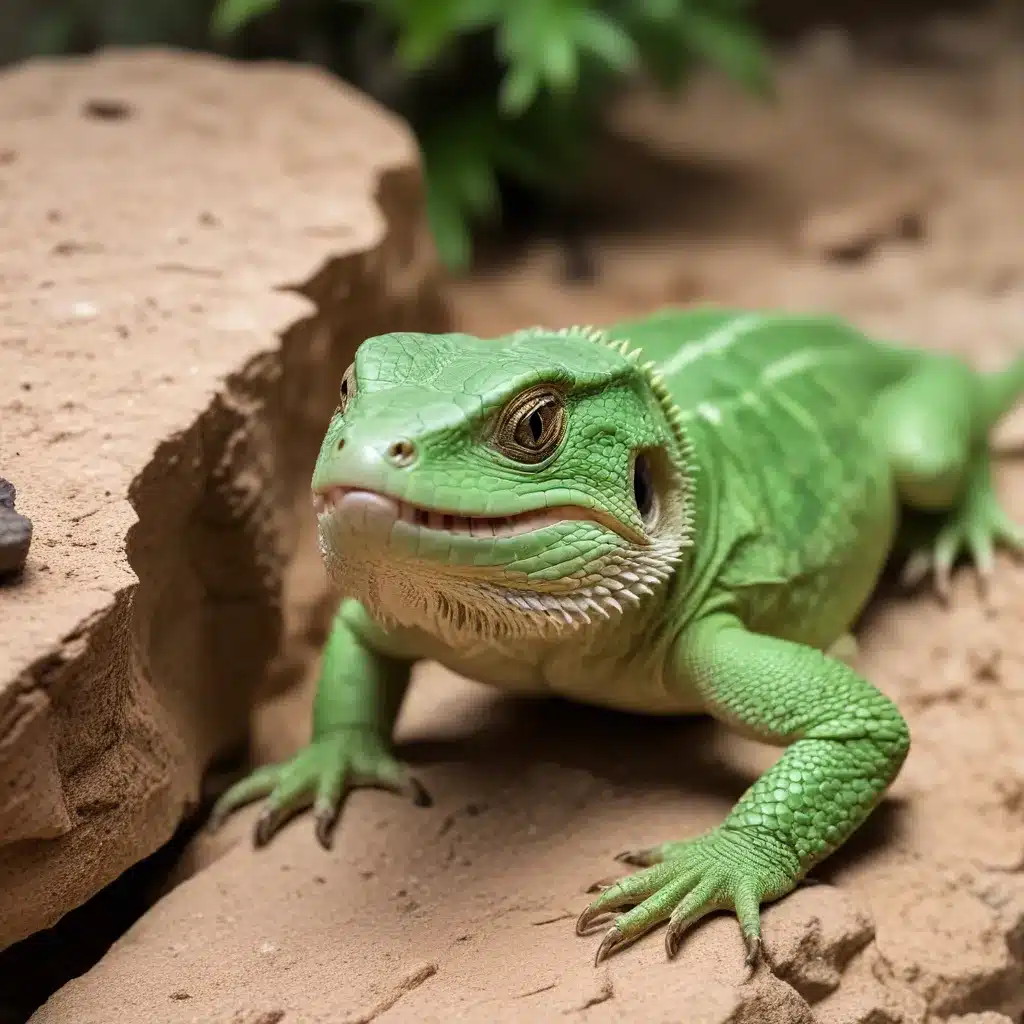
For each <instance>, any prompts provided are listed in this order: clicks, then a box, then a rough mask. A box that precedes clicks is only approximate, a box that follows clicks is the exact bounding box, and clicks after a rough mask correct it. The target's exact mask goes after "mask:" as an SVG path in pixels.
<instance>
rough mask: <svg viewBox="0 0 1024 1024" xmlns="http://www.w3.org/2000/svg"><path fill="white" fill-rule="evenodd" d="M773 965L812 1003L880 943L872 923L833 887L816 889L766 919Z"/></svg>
mask: <svg viewBox="0 0 1024 1024" xmlns="http://www.w3.org/2000/svg"><path fill="white" fill-rule="evenodd" d="M764 919H765V928H766V929H767V928H770V929H771V935H772V964H773V966H774V969H775V973H776V974H777V975H778V976H779V977H780V978H782V979H783V980H784V981H787V982H788V983H789V984H790V985H792V986H793V988H794V989H796V991H797V992H799V993H800V995H801V996H803V997H804V999H806V1000H807V1001H808V1002H809V1003H812V1004H813V1003H816V1002H818V1001H819V1000H821V999H823V998H824V997H825V996H827V995H828V994H829V993H830V992H833V991H835V989H836V988H838V987H839V982H840V980H841V979H842V976H843V971H844V970H845V969H846V966H847V964H849V962H850V960H851V959H852V958H853V957H854V955H855V954H857V953H859V952H860V951H861V950H862V949H863V948H864V947H865V946H866V945H867V944H868V943H869V942H870V941H871V940H872V938H873V937H874V934H875V927H874V923H873V922H872V920H871V918H870V917H868V916H867V914H865V913H864V912H863V911H861V910H859V909H858V908H857V907H855V906H854V905H853V904H852V903H851V901H850V899H849V897H848V896H847V895H846V894H844V893H843V892H841V891H840V890H839V889H836V888H835V887H834V886H831V885H811V886H805V887H803V888H800V889H798V890H797V891H796V892H794V893H793V894H792V896H791V897H790V898H789V899H787V900H784V901H782V902H780V903H778V904H776V905H775V906H771V907H769V908H768V909H767V910H766V911H765V914H764Z"/></svg>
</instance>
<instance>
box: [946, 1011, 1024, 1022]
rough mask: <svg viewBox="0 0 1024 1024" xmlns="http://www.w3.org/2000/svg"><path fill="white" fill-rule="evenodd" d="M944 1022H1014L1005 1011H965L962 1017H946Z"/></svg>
mask: <svg viewBox="0 0 1024 1024" xmlns="http://www.w3.org/2000/svg"><path fill="white" fill-rule="evenodd" d="M945 1024H1014V1022H1013V1020H1012V1019H1011V1018H1009V1017H1007V1016H1006V1014H1005V1013H991V1012H986V1013H967V1014H964V1016H962V1017H947V1018H946V1020H945Z"/></svg>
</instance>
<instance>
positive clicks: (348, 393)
mask: <svg viewBox="0 0 1024 1024" xmlns="http://www.w3.org/2000/svg"><path fill="white" fill-rule="evenodd" d="M355 396H356V364H355V363H351V364H350V365H349V368H348V369H347V370H346V371H345V376H344V377H342V378H341V389H340V392H339V396H338V397H339V401H338V408H337V409H336V410H335V415H336V416H339V415H340V416H344V415H345V410H346V409H348V406H349V403H350V402H351V401H352V399H353V398H355Z"/></svg>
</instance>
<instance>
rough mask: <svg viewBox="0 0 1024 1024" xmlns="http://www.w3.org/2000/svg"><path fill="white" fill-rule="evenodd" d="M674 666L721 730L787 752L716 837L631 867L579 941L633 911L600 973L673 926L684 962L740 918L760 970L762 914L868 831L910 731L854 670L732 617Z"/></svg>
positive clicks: (694, 638) (643, 858) (637, 860)
mask: <svg viewBox="0 0 1024 1024" xmlns="http://www.w3.org/2000/svg"><path fill="white" fill-rule="evenodd" d="M673 664H674V668H675V670H676V672H677V678H678V679H680V680H682V679H686V680H689V681H692V683H693V684H695V685H696V687H697V688H698V690H699V692H700V693H701V695H702V696H703V699H704V701H705V704H706V706H707V709H708V711H709V712H710V713H711V714H712V715H714V716H715V717H716V718H718V719H719V720H721V721H722V722H724V723H725V724H727V725H729V726H731V727H732V728H735V729H736V730H737V731H739V732H742V733H743V734H745V735H747V736H752V737H756V738H758V739H760V740H763V741H765V742H768V743H772V744H777V745H786V746H788V747H789V749H788V750H787V751H786V753H785V754H784V755H783V756H782V757H781V758H780V759H779V761H778V762H776V764H775V765H774V766H773V767H772V768H771V769H770V770H769V771H767V772H766V773H765V774H764V775H763V776H761V778H760V779H758V781H757V782H755V783H754V784H753V785H752V786H751V787H750V789H748V790H747V791H746V793H744V794H743V796H742V797H741V798H740V800H739V802H738V803H737V805H736V806H735V808H734V809H733V811H732V813H731V814H730V815H729V816H728V817H727V818H726V820H725V821H724V822H723V823H722V824H721V825H720V826H718V827H717V828H715V829H712V830H711V831H710V832H708V833H705V834H704V835H702V836H698V837H697V838H695V839H691V840H687V841H685V842H677V843H666V844H664V845H662V846H658V847H654V848H652V849H648V850H641V851H638V852H635V853H627V854H622V855H620V858H619V859H621V860H625V861H626V862H627V863H631V864H639V865H648V866H647V867H646V868H645V869H644V870H643V871H639V872H637V873H636V874H633V875H629V876H627V877H626V878H623V879H621V880H620V881H618V882H617V883H615V884H614V885H612V886H610V887H609V888H607V889H606V890H604V892H602V893H601V895H600V896H598V897H597V899H595V900H594V901H593V903H591V905H590V906H589V907H588V908H587V909H586V910H585V911H584V912H583V914H582V915H581V916H580V919H579V921H578V922H577V932H578V933H580V934H582V933H583V932H584V930H585V929H586V928H587V926H588V925H589V924H591V923H592V922H593V921H595V920H596V919H597V918H598V917H603V916H604V915H605V914H606V913H608V912H613V911H619V910H622V909H624V908H626V907H631V908H632V909H630V910H628V911H626V912H625V913H622V914H619V916H617V917H616V918H615V920H614V922H613V924H612V926H611V928H610V929H609V930H608V932H607V933H606V935H605V937H604V940H603V941H602V943H601V945H600V948H599V949H598V953H597V959H598V961H600V960H601V959H602V958H603V957H604V956H607V955H608V954H609V953H611V952H612V951H613V950H615V949H617V948H619V947H621V946H624V945H626V944H627V943H629V942H632V941H634V940H635V939H637V938H639V937H640V936H641V935H643V934H644V933H645V932H646V931H648V930H649V929H650V928H652V927H653V926H654V925H656V924H658V923H660V922H662V921H664V920H666V919H667V920H668V922H669V925H668V932H667V934H666V937H665V944H666V948H667V950H668V954H669V956H672V955H674V954H675V951H676V949H677V948H678V945H679V942H680V941H681V938H682V935H683V933H684V932H685V931H686V929H687V928H688V927H690V926H691V925H692V924H693V923H694V922H696V921H698V920H699V919H700V918H702V917H704V916H705V915H706V914H708V913H711V912H712V911H715V910H733V911H735V912H736V914H737V916H738V918H739V922H740V925H741V927H742V930H743V935H744V938H745V940H746V944H747V950H748V957H747V962H748V964H752V963H753V962H754V961H755V959H756V958H757V956H758V953H759V951H760V946H761V924H760V907H761V904H763V903H766V902H768V901H770V900H774V899H778V898H779V897H780V896H784V895H785V894H786V893H788V892H790V891H791V890H792V889H793V888H794V887H795V886H796V885H797V883H798V882H799V881H800V880H801V879H802V878H803V877H804V876H805V875H806V873H807V872H808V871H809V870H810V869H811V868H812V867H813V866H814V865H815V864H817V863H818V862H819V861H821V860H823V859H824V858H825V857H827V856H828V855H829V854H830V853H831V852H832V851H834V850H835V849H836V848H837V847H838V846H840V845H841V844H842V843H843V842H845V841H846V839H847V838H848V837H849V836H850V835H851V834H852V833H853V832H854V831H855V830H856V829H857V827H858V826H859V825H860V824H861V822H863V821H864V819H865V818H866V817H867V816H868V814H869V813H870V812H871V810H872V809H873V808H874V806H875V805H876V803H877V802H878V801H879V800H880V799H881V797H882V795H883V793H884V792H885V790H886V789H887V788H888V786H889V784H890V783H891V782H892V780H893V779H894V778H895V776H896V774H897V772H898V771H899V769H900V766H901V765H902V763H903V761H904V758H905V757H906V754H907V751H908V749H909V746H910V735H909V731H908V729H907V725H906V722H905V721H904V719H903V717H902V716H901V714H900V713H899V711H898V710H897V708H896V707H895V705H894V704H893V703H892V702H891V701H890V700H889V699H888V698H886V697H885V696H883V694H882V693H880V692H879V691H878V690H877V689H876V688H875V687H874V686H872V685H871V684H870V683H868V682H867V681H866V680H864V679H863V678H861V677H860V676H859V675H858V674H857V673H856V672H854V671H853V670H852V669H851V668H850V667H849V666H847V665H845V664H842V663H841V662H839V661H836V660H834V659H832V658H829V657H827V656H826V655H824V654H822V653H821V652H820V651H817V650H814V649H813V648H810V647H805V646H803V645H801V644H796V643H791V642H788V641H785V640H779V639H776V638H774V637H769V636H762V635H760V634H757V633H752V632H750V631H748V630H747V629H746V628H745V627H744V626H743V625H742V624H741V623H740V622H739V621H738V620H737V619H736V618H734V617H732V616H731V615H724V614H718V615H713V616H710V617H708V618H706V619H704V620H702V621H700V622H698V623H697V624H695V625H694V626H693V627H691V628H690V629H689V630H687V631H686V632H685V633H684V634H683V636H682V637H681V638H680V639H679V641H678V642H677V644H676V647H675V650H674V657H673Z"/></svg>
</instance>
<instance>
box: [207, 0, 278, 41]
mask: <svg viewBox="0 0 1024 1024" xmlns="http://www.w3.org/2000/svg"><path fill="white" fill-rule="evenodd" d="M277 4H278V0H218V2H217V6H216V7H215V8H214V10H213V14H212V16H211V19H210V31H211V32H212V33H213V35H214V36H216V37H218V38H221V39H223V38H224V37H226V36H230V35H233V34H234V33H235V32H237V31H238V30H239V29H240V28H242V27H243V26H244V25H246V24H248V23H249V22H250V21H252V19H253V18H258V17H259V16H260V15H262V14H267V13H268V12H270V11H272V10H273V9H274V8H275V7H276V6H277Z"/></svg>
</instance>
